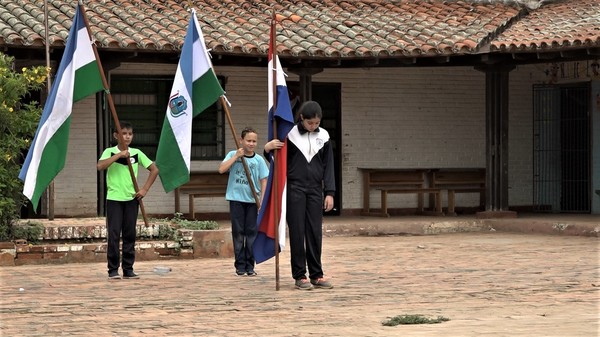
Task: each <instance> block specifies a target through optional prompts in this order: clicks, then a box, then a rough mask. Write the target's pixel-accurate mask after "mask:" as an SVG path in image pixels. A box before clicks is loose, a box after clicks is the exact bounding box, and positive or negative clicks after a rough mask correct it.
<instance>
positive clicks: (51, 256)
mask: <svg viewBox="0 0 600 337" xmlns="http://www.w3.org/2000/svg"><path fill="white" fill-rule="evenodd" d="M66 257H67V253H66V252H62V253H44V260H60V259H64V258H66Z"/></svg>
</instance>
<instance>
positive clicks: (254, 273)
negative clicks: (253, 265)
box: [246, 270, 258, 276]
mask: <svg viewBox="0 0 600 337" xmlns="http://www.w3.org/2000/svg"><path fill="white" fill-rule="evenodd" d="M246 274H247V275H248V276H256V275H258V274H257V273H256V272H255V271H254V270H253V271H249V272H247V273H246Z"/></svg>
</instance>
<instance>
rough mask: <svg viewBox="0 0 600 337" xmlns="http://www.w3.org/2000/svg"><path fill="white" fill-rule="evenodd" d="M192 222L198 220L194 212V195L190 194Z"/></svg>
mask: <svg viewBox="0 0 600 337" xmlns="http://www.w3.org/2000/svg"><path fill="white" fill-rule="evenodd" d="M189 196H190V208H189V211H190V220H195V219H196V212H195V211H194V195H193V194H190V195H189Z"/></svg>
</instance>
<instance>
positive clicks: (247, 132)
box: [242, 126, 258, 139]
mask: <svg viewBox="0 0 600 337" xmlns="http://www.w3.org/2000/svg"><path fill="white" fill-rule="evenodd" d="M249 133H256V134H258V132H256V130H254V129H253V128H251V127H249V126H247V127H245V128H244V130H242V139H244V138H246V135H247V134H249Z"/></svg>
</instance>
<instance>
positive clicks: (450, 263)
mask: <svg viewBox="0 0 600 337" xmlns="http://www.w3.org/2000/svg"><path fill="white" fill-rule="evenodd" d="M598 243H599V241H598V238H597V237H585V236H560V235H540V234H515V233H501V232H476V233H453V234H440V235H425V236H412V235H404V236H373V237H371V236H331V237H325V238H324V243H323V250H324V252H323V263H324V270H325V272H326V274H327V275H326V276H327V277H329V278H330V280H331V281H332V282H333V283H334V286H335V288H334V289H331V290H325V289H315V290H311V291H298V290H295V289H294V286H293V280H292V279H291V277H290V267H289V253H288V251H287V250H285V251H284V252H282V253H281V254H280V267H279V271H280V282H279V284H280V289H279V290H276V289H275V285H276V284H275V261H274V259H271V260H269V261H267V262H265V263H263V264H260V265H258V266H257V268H256V270H257V272H258V274H259V275H258V276H257V277H237V276H235V273H234V268H233V259H229V258H200V259H193V260H168V261H140V262H136V265H135V266H136V272H137V273H138V274H140V276H141V278H140V279H139V280H112V281H109V280H108V279H107V274H106V264H105V263H85V264H76V263H72V264H64V265H43V266H40V265H26V266H17V267H0V318H1V320H0V335H2V336H66V335H68V336H123V337H130V336H131V337H133V336H298V337H304V336H527V337H530V336H557V337H558V336H560V337H564V336H598V333H599V324H598V320H599V303H600V301H599V297H600V296H599V295H600V293H599V290H600V278H599V271H600V268H599V245H598ZM157 266H167V267H170V268H172V271H171V272H169V273H166V274H156V273H154V268H155V267H157ZM405 314H408V315H411V314H421V315H425V316H430V317H437V316H444V317H447V318H449V319H450V321H448V322H443V323H440V324H422V325H399V326H395V327H386V326H383V325H382V322H383V321H385V320H387V319H389V318H391V317H394V316H396V315H405Z"/></svg>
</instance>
